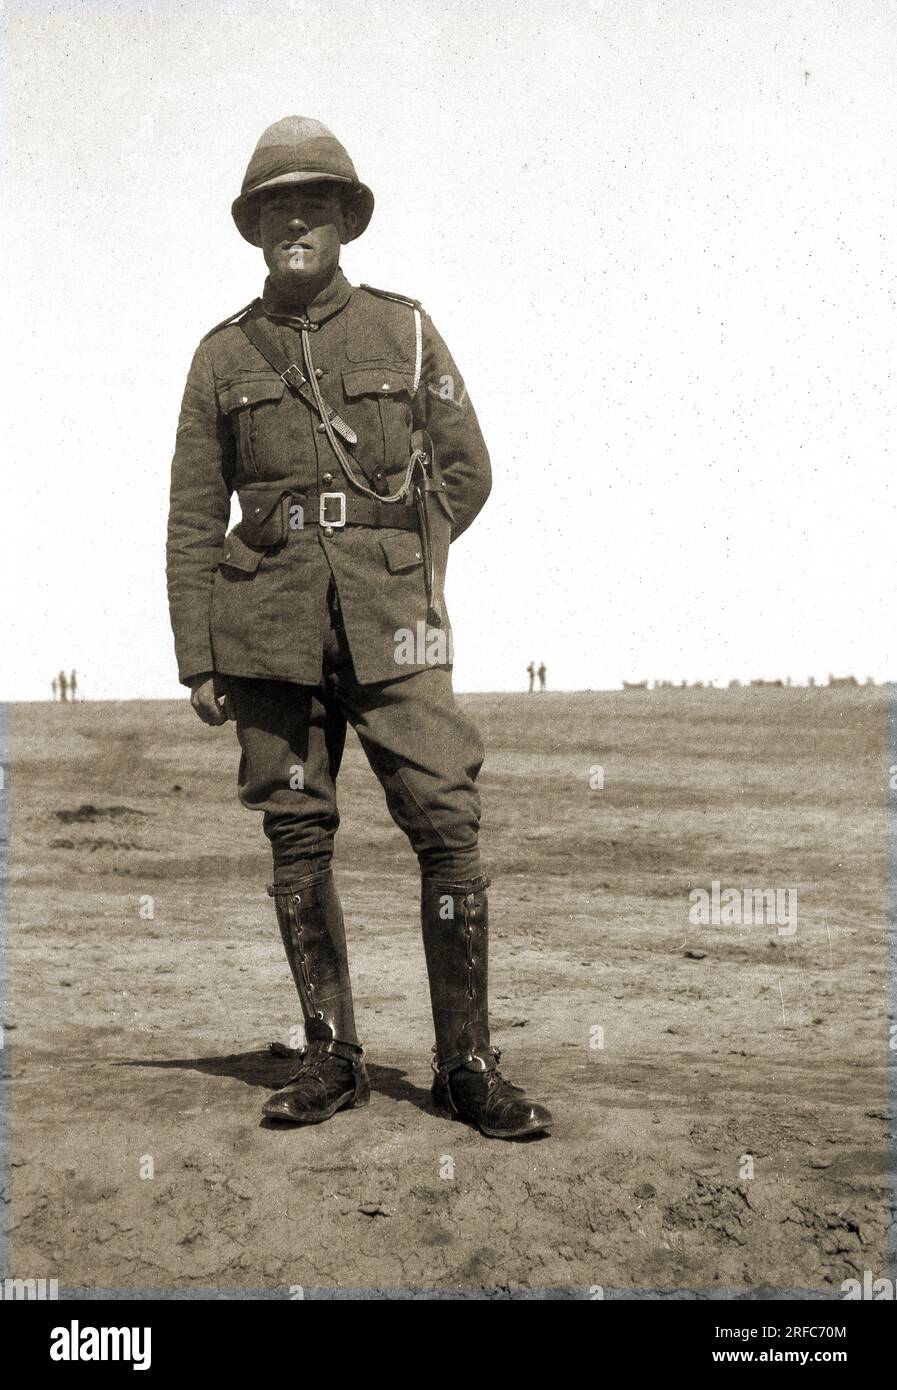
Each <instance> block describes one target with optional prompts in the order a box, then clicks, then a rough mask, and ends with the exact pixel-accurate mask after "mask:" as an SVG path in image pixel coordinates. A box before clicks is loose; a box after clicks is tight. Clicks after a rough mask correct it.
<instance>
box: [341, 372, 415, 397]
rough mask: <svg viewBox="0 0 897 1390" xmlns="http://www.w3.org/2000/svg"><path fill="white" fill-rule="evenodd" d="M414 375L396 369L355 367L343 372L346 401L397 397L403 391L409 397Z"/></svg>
mask: <svg viewBox="0 0 897 1390" xmlns="http://www.w3.org/2000/svg"><path fill="white" fill-rule="evenodd" d="M413 385H414V374H413V373H412V372H406V371H401V370H400V369H399V368H398V367H356V368H355V370H354V371H350V372H343V390H344V391H345V393H346V399H347V400H351V399H352V398H353V397H354V396H398V395H401V393H402V392H403V391H404V392H405V393H406V394H407V395H409V396H410V395H411V388H412V386H413Z"/></svg>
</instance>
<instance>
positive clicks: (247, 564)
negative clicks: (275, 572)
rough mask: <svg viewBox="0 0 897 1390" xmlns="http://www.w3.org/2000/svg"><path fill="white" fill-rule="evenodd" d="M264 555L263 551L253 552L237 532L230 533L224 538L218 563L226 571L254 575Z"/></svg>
mask: <svg viewBox="0 0 897 1390" xmlns="http://www.w3.org/2000/svg"><path fill="white" fill-rule="evenodd" d="M264 553H265V552H264V550H253V548H252V547H251V546H249V545H247V544H246V542H245V541H244V540H243V538H242V536H240V535H239V533H238V532H237V531H232V532H231V533H230V535H229V536H227V537H226V538H225V541H224V550H223V551H222V553H221V560H220V561H219V563H220V564H221V565H222V566H224V568H226V569H232V570H240V571H241V572H242V573H243V574H255V572H256V570H257V569H258V567H259V565H260V564H261V563H262V556H263V555H264Z"/></svg>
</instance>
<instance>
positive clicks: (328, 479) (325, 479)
mask: <svg viewBox="0 0 897 1390" xmlns="http://www.w3.org/2000/svg"><path fill="white" fill-rule="evenodd" d="M321 482H322V483H332V482H333V474H332V473H322V474H321Z"/></svg>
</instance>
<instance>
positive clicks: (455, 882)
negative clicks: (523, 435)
mask: <svg viewBox="0 0 897 1390" xmlns="http://www.w3.org/2000/svg"><path fill="white" fill-rule="evenodd" d="M373 207H374V198H373V194H372V193H371V191H370V189H369V188H368V187H367V186H366V185H365V184H363V183H361V182H360V181H359V179H358V177H357V175H356V172H355V168H354V166H353V164H352V161H351V159H350V158H349V155H348V154H347V152H346V150H345V149H344V148H343V146H342V145H341V144H340V143H339V141H337V140H336V138H335V137H334V135H333V134H332V133H331V132H330V131H329V130H328V129H327V127H326V126H323V125H321V124H320V123H319V122H317V121H312V120H308V119H306V118H304V117H300V116H290V117H287V118H285V119H284V120H282V121H278V122H277V123H276V124H275V125H273V126H270V127H269V128H268V130H266V131H265V132H264V134H263V135H262V137H261V139H260V140H259V142H258V145H257V146H256V149H255V151H254V153H253V155H252V158H251V159H250V161H249V167H248V169H247V171H246V176H245V178H244V180H243V186H242V191H241V193H240V196H239V197H238V198H237V199H236V201H235V202H234V204H233V209H232V212H233V217H234V221H235V222H236V224H237V228H238V230H239V231H240V233H241V234H242V236H244V237H245V238H246V240H247V241H249V242H250V243H251V244H252V245H254V246H258V247H261V249H262V251H263V253H264V258H265V261H266V264H267V266H268V272H269V273H268V277H267V279H266V281H265V285H264V290H263V293H262V296H261V298H260V299H257V300H254V301H253V303H252V304H250V305H249V306H247V308H246V309H244V310H241V311H240V312H239V313H238V314H234V315H232V316H231V318H229V319H227V320H225V321H224V322H223V323H222V324H219V325H218V326H217V327H216V328H214V329H212V331H211V332H210V333H208V334H206V336H205V338H204V339H203V340H202V342H201V343H200V345H199V347H198V348H197V350H196V353H195V355H194V358H193V362H192V365H191V368H190V372H189V376H188V378H187V385H186V389H185V392H184V399H183V404H182V408H181V414H180V421H179V424H178V430H177V445H176V450H175V455H174V460H173V463H172V481H171V509H170V517H169V531H168V566H167V574H168V592H169V603H170V611H171V621H172V627H173V630H174V636H175V648H176V652H177V659H178V666H179V674H180V680H181V681H182V683H183V684H185V685H189V686H190V688H191V704H192V705H193V708H194V710H195V711H196V713H197V715H198V716H199V717H200V719H202V720H203V722H204V723H206V724H211V725H214V724H221V723H224V722H225V721H226V720H227V719H234V720H235V722H236V731H237V737H238V740H239V743H240V747H241V753H242V756H241V760H240V770H239V776H238V794H239V797H240V800H241V801H242V803H243V805H244V806H246V807H248V808H250V809H251V810H255V811H260V812H262V813H263V816H264V820H263V827H264V830H265V833H266V835H267V837H268V839H269V841H270V844H271V849H272V856H273V864H274V870H273V878H274V882H273V884H272V885H271V886H270V887H269V889H268V892H269V893H270V894H271V896H272V897H273V898H274V903H275V907H276V912H277V919H278V923H279V927H280V932H281V936H282V938H283V943H284V947H285V950H286V954H287V958H288V961H289V964H290V967H291V970H292V973H293V978H294V980H295V984H296V988H297V991H298V993H299V999H300V1002H301V1006H302V1013H303V1018H304V1022H305V1034H306V1047H305V1049H304V1052H303V1057H302V1064H301V1066H300V1067H299V1069H298V1071H297V1072H296V1074H295V1076H294V1077H292V1078H291V1079H290V1081H289V1082H288V1083H287V1085H285V1086H284V1087H283V1088H281V1089H280V1090H278V1091H276V1092H275V1093H274V1094H273V1095H272V1096H271V1098H270V1099H269V1100H268V1102H267V1104H266V1105H265V1107H264V1114H265V1115H266V1116H267V1117H269V1118H271V1119H277V1120H285V1121H292V1122H294V1123H314V1122H317V1121H320V1120H325V1119H329V1118H330V1117H331V1116H332V1115H333V1114H334V1113H335V1112H336V1111H337V1110H339V1109H341V1108H343V1107H348V1106H352V1105H363V1104H365V1103H366V1102H367V1100H368V1098H369V1094H370V1087H369V1081H368V1076H367V1071H366V1068H365V1065H364V1060H363V1057H364V1053H363V1048H362V1046H361V1043H360V1041H359V1038H358V1036H357V1033H356V1030H355V1019H354V1013H353V1004H352V990H351V984H350V979H349V970H348V963H347V953H346V937H345V931H344V926H343V915H342V909H341V907H340V902H339V898H338V896H337V892H336V888H335V886H334V881H333V874H332V870H331V857H332V852H333V838H334V834H335V831H336V829H337V826H338V824H339V815H338V811H337V802H336V779H337V774H338V772H339V767H340V760H341V757H342V753H343V745H344V741H345V735H346V727H347V721H348V722H351V724H352V725H353V727H354V728H355V730H356V732H357V734H358V737H359V740H360V742H361V746H362V748H363V749H364V752H365V754H366V756H367V758H368V761H369V762H370V765H371V767H372V768H373V771H374V772H375V774H376V776H377V778H378V779H379V781H380V783H381V786H382V787H383V791H384V793H385V797H386V803H387V806H388V809H389V811H390V814H391V815H392V818H393V820H394V821H395V822H396V824H397V825H399V826H400V827H401V829H402V830H403V831H404V832H405V834H406V835H407V836H408V839H409V841H410V843H411V845H412V848H413V849H414V850H415V852H416V854H417V858H418V861H419V865H420V871H421V925H422V933H423V943H424V953H425V958H426V963H427V971H428V977H429V985H430V997H431V1004H432V1009H433V1018H434V1025H435V1033H436V1046H435V1048H434V1053H435V1057H434V1062H433V1070H434V1072H435V1077H434V1081H433V1095H434V1098H435V1100H436V1102H437V1105H438V1106H439V1107H440V1108H441V1109H443V1110H444V1111H445V1112H446V1113H450V1114H454V1115H456V1116H459V1117H461V1118H462V1119H464V1120H466V1121H468V1122H470V1123H472V1124H474V1125H477V1126H478V1127H479V1128H480V1130H481V1131H482V1132H483V1133H484V1134H487V1135H490V1136H494V1137H498V1138H505V1139H511V1138H518V1137H520V1136H523V1135H527V1134H532V1133H535V1132H538V1131H540V1130H545V1129H547V1128H548V1126H549V1125H550V1123H551V1116H550V1114H549V1112H548V1111H547V1110H546V1109H545V1107H544V1106H541V1105H537V1104H535V1103H533V1102H532V1101H530V1100H528V1099H527V1098H526V1096H525V1095H524V1094H523V1092H522V1091H521V1090H520V1089H519V1088H518V1087H515V1086H512V1085H510V1083H509V1082H507V1081H506V1080H505V1079H504V1077H503V1076H502V1074H501V1072H500V1071H499V1070H498V1061H499V1054H498V1052H497V1051H496V1050H495V1049H494V1048H493V1047H492V1046H491V1044H490V1038H489V1023H488V1005H487V943H488V907H487V897H486V889H487V887H488V886H489V878H488V877H487V875H486V874H485V873H484V872H483V868H482V865H481V863H480V858H479V851H478V830H479V820H480V802H479V794H478V791H477V788H476V785H475V783H476V778H477V775H478V773H479V770H480V767H481V764H482V761H483V755H484V754H483V744H482V741H481V739H480V736H479V733H478V732H477V730H476V728H475V726H474V725H473V724H472V723H471V721H470V720H469V719H468V718H467V717H466V716H465V715H464V714H463V713H462V712H461V710H460V709H459V707H458V705H457V704H456V702H455V698H454V695H453V692H452V679H451V662H452V650H451V629H450V626H449V623H448V618H447V616H446V614H445V610H444V598H443V581H444V571H445V565H446V562H447V557H448V546H449V542H450V541H451V540H454V539H456V538H457V537H458V536H460V535H461V534H462V533H463V532H464V531H466V529H467V527H468V526H469V525H470V524H471V522H472V521H473V520H474V517H475V516H476V515H477V513H478V512H479V510H480V508H481V507H482V505H483V503H484V502H485V500H486V497H487V496H488V493H489V490H490V486H491V478H490V467H489V457H488V454H487V451H486V446H485V444H484V442H483V438H482V435H481V433H480V429H479V425H478V423H477V420H476V416H475V415H474V412H473V409H472V407H471V405H470V401H469V399H468V397H467V393H466V390H465V388H464V385H463V382H462V380H461V376H460V373H459V371H458V368H457V367H456V366H455V363H454V362H453V360H452V358H451V356H450V354H449V352H448V349H447V348H446V346H445V343H444V342H443V341H442V339H441V338H440V336H439V334H438V333H437V332H436V329H435V328H434V326H433V324H432V322H431V321H430V319H429V317H428V316H427V314H426V313H425V312H424V311H423V309H422V308H421V306H420V304H419V303H418V302H417V301H416V300H413V299H408V298H406V297H405V296H403V295H397V294H392V293H387V292H386V291H383V290H375V289H372V288H371V287H369V286H361V287H358V288H356V287H353V286H352V285H351V284H350V283H349V282H348V280H347V279H346V277H345V276H344V274H343V272H342V270H341V269H340V267H339V257H340V248H341V246H342V245H344V244H346V243H347V242H349V241H352V240H354V239H355V238H356V237H358V236H360V235H361V234H362V232H364V230H365V228H366V227H367V225H368V222H369V221H370V218H371V214H372V212H373ZM233 491H236V492H237V495H238V497H239V501H240V506H241V510H242V520H241V521H240V522H239V524H238V525H237V526H236V527H235V528H234V529H233V530H232V531H231V532H230V534H229V535H228V536H227V537H225V530H226V528H227V524H228V519H229V506H230V497H231V494H232V492H233Z"/></svg>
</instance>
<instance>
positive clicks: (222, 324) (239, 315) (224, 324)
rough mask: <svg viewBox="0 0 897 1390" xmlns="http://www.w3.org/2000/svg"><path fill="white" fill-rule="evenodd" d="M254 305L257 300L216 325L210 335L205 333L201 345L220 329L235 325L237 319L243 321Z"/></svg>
mask: <svg viewBox="0 0 897 1390" xmlns="http://www.w3.org/2000/svg"><path fill="white" fill-rule="evenodd" d="M254 303H255V300H254V299H253V300H251V301H250V303H249V304H244V305H243V308H242V309H238V310H237V312H236V313H235V314H231V315H230V316H229V317H228V318H226V319H222V320H221V322H220V323H216V324H215V327H214V328H210V329H209V331H208V333H204V334H203V335H202V337H201V338H200V340H199V341H200V342H201V343H204V342H205V340H206V338H211V336H212V334H213V333H217V332H218V330H219V328H227V327H228V325H229V324H231V323H235V322H236V320H237V319H241V318H242V317H243V315H244V314H245V313H246V311H247V309H251V308H252V306H253V304H254Z"/></svg>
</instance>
